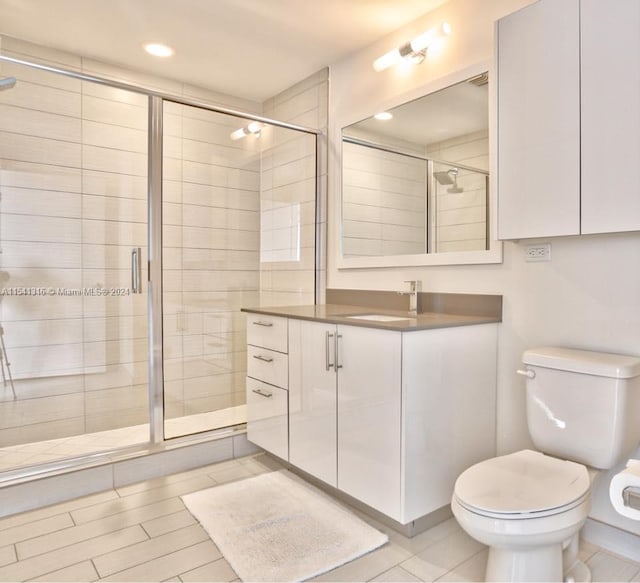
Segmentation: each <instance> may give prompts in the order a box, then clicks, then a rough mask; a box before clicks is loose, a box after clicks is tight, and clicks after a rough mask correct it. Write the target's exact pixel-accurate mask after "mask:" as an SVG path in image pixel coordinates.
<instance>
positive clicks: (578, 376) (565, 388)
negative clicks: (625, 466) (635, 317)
mask: <svg viewBox="0 0 640 583" xmlns="http://www.w3.org/2000/svg"><path fill="white" fill-rule="evenodd" d="M522 362H523V363H524V364H525V365H526V369H527V371H528V375H527V376H528V378H527V381H526V385H527V387H526V391H527V423H528V426H529V433H530V434H531V438H532V439H533V443H534V444H535V446H536V448H537V449H538V450H539V451H542V452H544V453H547V454H549V455H553V456H555V457H559V458H562V459H568V460H572V461H577V462H580V463H583V464H585V465H588V466H591V467H594V468H600V469H609V468H612V467H613V466H615V465H616V464H617V463H619V462H620V461H622V460H623V458H624V457H625V456H628V454H630V453H631V452H632V451H633V450H634V449H635V448H636V447H637V446H638V444H639V443H640V358H637V357H634V356H623V355H619V354H610V353H603V352H590V351H585V350H573V349H569V348H557V347H543V348H535V349H532V350H527V351H526V352H525V353H524V354H523V356H522Z"/></svg>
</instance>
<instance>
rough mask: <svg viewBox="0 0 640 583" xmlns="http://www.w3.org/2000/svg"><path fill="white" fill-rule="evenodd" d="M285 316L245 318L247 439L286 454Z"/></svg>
mask: <svg viewBox="0 0 640 583" xmlns="http://www.w3.org/2000/svg"><path fill="white" fill-rule="evenodd" d="M287 323H288V322H287V319H286V318H278V317H274V316H263V315H261V314H248V317H247V438H248V439H249V441H251V442H253V443H255V444H256V445H259V446H260V447H262V448H263V449H265V450H267V451H270V452H271V453H273V454H275V455H277V456H278V457H280V458H282V459H285V460H286V459H288V457H289V422H288V414H289V405H288V401H289V398H288V386H289V356H288V334H287Z"/></svg>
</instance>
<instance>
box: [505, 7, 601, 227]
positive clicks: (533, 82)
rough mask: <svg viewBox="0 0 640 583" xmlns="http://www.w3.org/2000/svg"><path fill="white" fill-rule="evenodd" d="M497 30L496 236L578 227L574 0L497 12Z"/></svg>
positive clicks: (576, 25)
mask: <svg viewBox="0 0 640 583" xmlns="http://www.w3.org/2000/svg"><path fill="white" fill-rule="evenodd" d="M605 4H609V3H605ZM497 35H498V51H497V55H498V56H497V59H498V62H497V67H498V237H499V238H500V239H520V238H526V237H542V236H548V235H576V234H578V233H579V232H580V54H579V48H580V38H579V2H578V0H540V1H539V2H535V3H534V4H532V5H530V6H527V7H526V8H523V9H522V10H519V11H518V12H515V13H513V14H510V15H509V16H506V17H505V18H502V19H501V20H499V21H498V25H497Z"/></svg>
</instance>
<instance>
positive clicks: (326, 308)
mask: <svg viewBox="0 0 640 583" xmlns="http://www.w3.org/2000/svg"><path fill="white" fill-rule="evenodd" d="M242 311H243V312H247V313H250V314H263V315H265V316H282V317H285V318H296V319H298V320H312V321H315V322H327V323H330V324H347V325H349V326H363V327H365V328H380V329H383V330H396V331H398V332H412V331H416V330H430V329H434V328H452V327H454V326H474V325H477V324H492V323H496V322H501V321H502V318H500V317H494V316H470V315H463V314H447V313H441V312H421V313H419V314H417V315H416V316H412V315H410V314H409V313H408V312H406V311H400V310H387V309H380V308H371V307H366V306H353V305H346V304H318V305H307V306H280V307H259V308H242ZM361 314H380V315H387V316H397V317H398V319H397V320H394V321H391V322H380V321H374V320H359V319H354V318H349V317H348V316H357V315H361Z"/></svg>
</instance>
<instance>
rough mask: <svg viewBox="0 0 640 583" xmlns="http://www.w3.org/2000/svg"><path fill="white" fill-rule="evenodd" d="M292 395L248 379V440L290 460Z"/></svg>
mask: <svg viewBox="0 0 640 583" xmlns="http://www.w3.org/2000/svg"><path fill="white" fill-rule="evenodd" d="M288 410H289V406H288V393H287V391H285V390H284V389H279V388H278V387H272V386H271V385H267V384H265V383H261V382H260V381H257V380H255V379H252V378H247V439H248V440H249V441H251V442H252V443H255V444H256V445H258V446H260V447H261V448H263V449H266V450H267V451H269V452H271V453H273V454H275V455H277V456H278V457H280V458H282V459H285V460H288V459H289V424H288Z"/></svg>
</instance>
